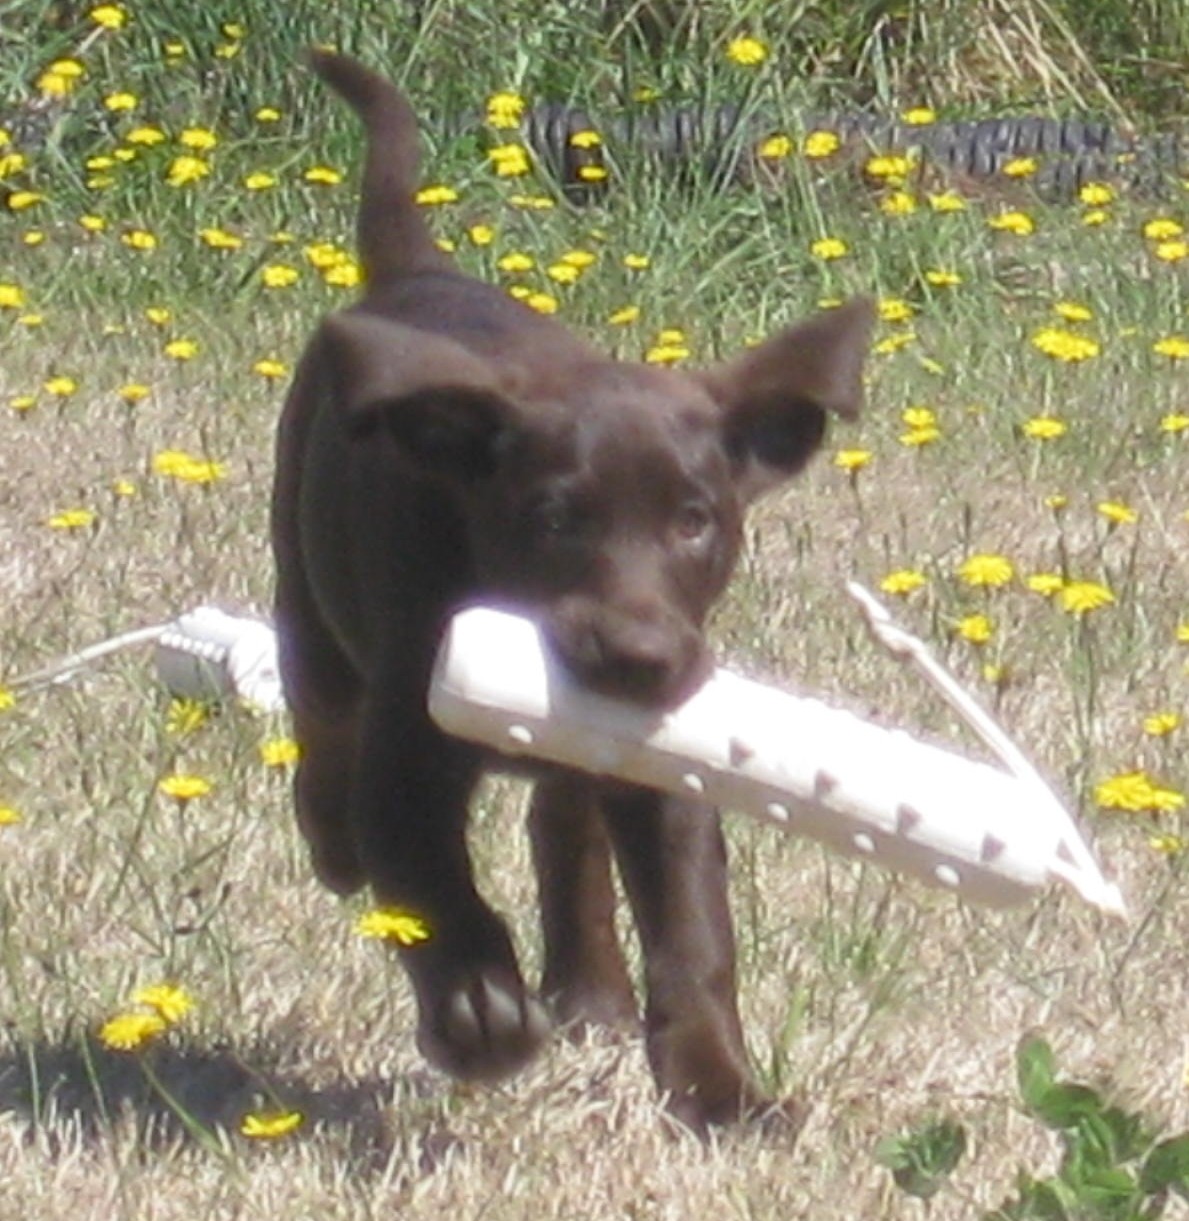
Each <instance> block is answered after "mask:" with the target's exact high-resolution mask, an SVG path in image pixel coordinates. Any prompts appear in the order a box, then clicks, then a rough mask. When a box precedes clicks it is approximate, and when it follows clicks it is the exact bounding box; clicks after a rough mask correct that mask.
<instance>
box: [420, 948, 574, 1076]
mask: <svg viewBox="0 0 1189 1221" xmlns="http://www.w3.org/2000/svg"><path fill="white" fill-rule="evenodd" d="M549 1031H550V1021H549V1017H548V1015H547V1013H546V1011H545V1007H544V1005H542V1004H541V1002H540V1001H539V1000H537V999H536V997H534V996H532V995H531V994H530V993H529V992H528V991H527V990H526V989H525V987H524V985H523V983H522V982H521V981H520V980H519V979H518V978H516V976H515V975H514V974H512V973H510V972H508V971H505V970H498V969H493V968H491V967H488V968H486V969H476V970H474V971H472V972H468V973H467V974H466V975H465V976H463V977H462V978H460V979H457V980H455V981H454V983H453V984H452V986H451V987H449V988H448V989H446V990H445V991H444V992H443V993H442V995H440V996H439V997H438V998H437V1000H436V1004H435V1005H434V1006H433V1008H432V1010H431V1011H430V1012H429V1013H425V1012H423V1013H422V1018H421V1024H420V1028H419V1029H418V1032H417V1045H418V1047H419V1048H420V1049H421V1054H422V1055H423V1056H425V1058H426V1059H427V1060H428V1061H429V1062H430V1063H431V1064H435V1065H437V1066H438V1067H439V1068H441V1069H443V1070H444V1071H445V1072H448V1073H449V1074H450V1075H451V1076H453V1077H458V1078H461V1079H462V1080H466V1081H498V1080H499V1079H500V1078H501V1077H506V1076H508V1075H509V1074H511V1073H514V1072H516V1070H517V1069H519V1068H521V1067H523V1066H524V1065H525V1064H526V1063H527V1062H528V1061H529V1060H531V1059H532V1057H533V1056H534V1055H535V1054H536V1053H537V1051H538V1050H539V1049H540V1047H541V1044H542V1043H544V1041H545V1040H546V1038H548V1036H549Z"/></svg>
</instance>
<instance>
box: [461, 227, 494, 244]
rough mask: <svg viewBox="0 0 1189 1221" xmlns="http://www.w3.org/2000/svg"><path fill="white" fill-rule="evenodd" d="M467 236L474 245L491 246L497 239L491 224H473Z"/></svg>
mask: <svg viewBox="0 0 1189 1221" xmlns="http://www.w3.org/2000/svg"><path fill="white" fill-rule="evenodd" d="M467 237H468V238H469V239H470V243H471V245H472V246H490V245H491V243H492V242H494V241H495V230H494V229H493V228H492V227H491V226H490V225H471V227H470V228H469V229H468V230H467Z"/></svg>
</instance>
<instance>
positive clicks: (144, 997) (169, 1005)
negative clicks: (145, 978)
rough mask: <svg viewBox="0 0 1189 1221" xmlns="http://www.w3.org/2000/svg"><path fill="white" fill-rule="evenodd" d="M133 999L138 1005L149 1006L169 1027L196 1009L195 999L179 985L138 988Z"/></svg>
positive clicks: (155, 985) (162, 984)
mask: <svg viewBox="0 0 1189 1221" xmlns="http://www.w3.org/2000/svg"><path fill="white" fill-rule="evenodd" d="M132 999H133V1001H135V1003H136V1004H138V1005H147V1006H148V1007H149V1008H150V1009H152V1010H154V1011H155V1012H156V1013H157V1015H158V1016H159V1017H160V1018H161V1020H162V1021H163V1022H165V1023H166V1024H167V1025H169V1026H173V1025H176V1023H178V1022H180V1021H181V1020H182V1018H184V1017H185V1016H186V1014H187V1013H189V1012H190V1010H191V1009H193V1008H194V998H193V997H192V996H191V995H190V994H189V993H188V992H187V991H186V990H185V988H179V987H178V985H177V984H169V983H161V984H148V985H146V986H145V987H143V988H138V989H137V990H136V991H135V992H134V993H133V994H132Z"/></svg>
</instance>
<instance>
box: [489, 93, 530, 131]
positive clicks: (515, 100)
mask: <svg viewBox="0 0 1189 1221" xmlns="http://www.w3.org/2000/svg"><path fill="white" fill-rule="evenodd" d="M526 105H527V104H526V102H525V100H524V98H523V97H521V95H520V94H519V93H513V92H511V91H505V92H501V93H493V94H492V95H491V96H490V97H489V98H488V99H487V111H486V113H487V123H488V126H490V127H496V128H500V129H510V128H513V127H519V126H520V120H521V119H522V118H523V117H524V111H525V108H526Z"/></svg>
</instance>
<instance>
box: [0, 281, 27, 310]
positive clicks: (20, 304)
mask: <svg viewBox="0 0 1189 1221" xmlns="http://www.w3.org/2000/svg"><path fill="white" fill-rule="evenodd" d="M24 308H25V290H24V289H23V288H21V286H20V285H19V284H0V309H24Z"/></svg>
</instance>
